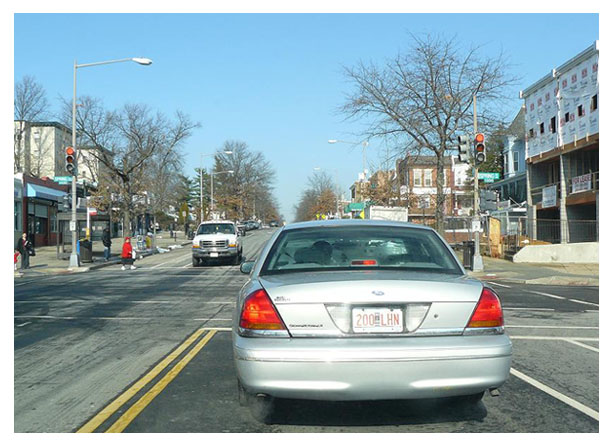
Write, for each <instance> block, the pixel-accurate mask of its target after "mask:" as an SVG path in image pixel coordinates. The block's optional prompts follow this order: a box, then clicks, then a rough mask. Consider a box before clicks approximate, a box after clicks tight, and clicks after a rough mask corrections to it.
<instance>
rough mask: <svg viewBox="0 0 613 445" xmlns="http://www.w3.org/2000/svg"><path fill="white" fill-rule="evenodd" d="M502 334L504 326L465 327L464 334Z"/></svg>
mask: <svg viewBox="0 0 613 445" xmlns="http://www.w3.org/2000/svg"><path fill="white" fill-rule="evenodd" d="M499 334H504V326H496V327H493V328H466V329H464V335H499Z"/></svg>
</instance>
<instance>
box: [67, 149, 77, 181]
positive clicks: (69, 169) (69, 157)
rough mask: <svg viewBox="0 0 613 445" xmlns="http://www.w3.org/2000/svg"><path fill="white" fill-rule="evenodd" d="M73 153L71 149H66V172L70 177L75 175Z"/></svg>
mask: <svg viewBox="0 0 613 445" xmlns="http://www.w3.org/2000/svg"><path fill="white" fill-rule="evenodd" d="M75 158H76V156H75V151H74V148H72V147H66V171H67V172H68V173H70V174H71V175H73V176H74V175H75V173H76V171H75V170H76V169H75Z"/></svg>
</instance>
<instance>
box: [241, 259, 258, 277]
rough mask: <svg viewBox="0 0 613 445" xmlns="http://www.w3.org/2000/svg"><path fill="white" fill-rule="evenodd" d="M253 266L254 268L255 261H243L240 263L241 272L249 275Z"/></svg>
mask: <svg viewBox="0 0 613 445" xmlns="http://www.w3.org/2000/svg"><path fill="white" fill-rule="evenodd" d="M253 266H255V261H245V262H244V263H241V272H242V273H246V274H250V273H251V271H252V270H253Z"/></svg>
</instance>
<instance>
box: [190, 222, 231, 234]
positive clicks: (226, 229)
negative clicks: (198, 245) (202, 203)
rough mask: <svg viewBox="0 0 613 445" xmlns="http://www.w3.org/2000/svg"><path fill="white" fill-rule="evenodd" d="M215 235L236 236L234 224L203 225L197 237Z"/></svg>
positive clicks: (199, 228)
mask: <svg viewBox="0 0 613 445" xmlns="http://www.w3.org/2000/svg"><path fill="white" fill-rule="evenodd" d="M215 233H224V234H234V233H235V231H234V224H201V225H200V227H198V233H197V235H211V234H215Z"/></svg>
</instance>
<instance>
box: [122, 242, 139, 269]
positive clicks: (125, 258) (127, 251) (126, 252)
mask: <svg viewBox="0 0 613 445" xmlns="http://www.w3.org/2000/svg"><path fill="white" fill-rule="evenodd" d="M121 264H122V266H121V270H126V266H127V265H129V266H130V269H136V266H135V265H134V257H133V250H132V243H131V242H130V237H129V236H126V239H125V240H124V242H123V247H122V248H121Z"/></svg>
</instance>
